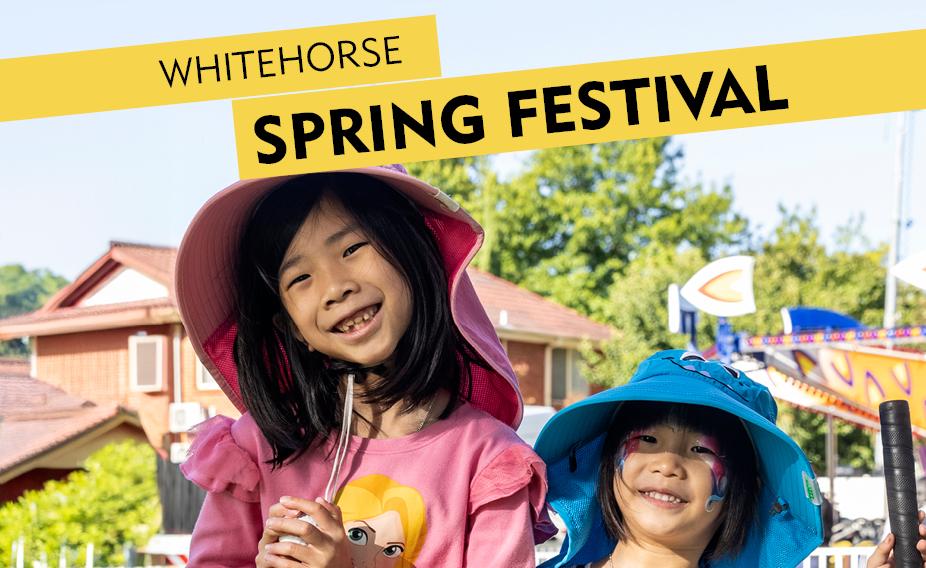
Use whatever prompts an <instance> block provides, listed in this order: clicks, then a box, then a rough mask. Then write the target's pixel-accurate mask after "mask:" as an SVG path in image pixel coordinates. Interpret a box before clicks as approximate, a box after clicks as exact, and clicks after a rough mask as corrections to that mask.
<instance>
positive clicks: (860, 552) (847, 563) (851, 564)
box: [536, 546, 875, 568]
mask: <svg viewBox="0 0 926 568" xmlns="http://www.w3.org/2000/svg"><path fill="white" fill-rule="evenodd" d="M874 549H875V547H873V546H851V547H850V546H846V547H839V546H837V547H831V546H826V547H820V548H818V549H816V550H814V551H813V552H812V553H810V556H808V557H807V558H805V559H804V561H803V562H801V564H800V566H799V567H797V568H864V566H865V563H866V562H868V557H869V556H871V553H872V552H873V551H874ZM557 553H559V547H556V548H551V547H538V548H537V554H536V557H537V564H540V563H541V562H545V561H547V560H549V559H551V558H553V557H554V556H556V555H557Z"/></svg>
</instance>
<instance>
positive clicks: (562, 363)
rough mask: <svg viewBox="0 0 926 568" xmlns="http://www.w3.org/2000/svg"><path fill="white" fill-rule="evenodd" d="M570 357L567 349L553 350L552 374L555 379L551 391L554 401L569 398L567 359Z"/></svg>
mask: <svg viewBox="0 0 926 568" xmlns="http://www.w3.org/2000/svg"><path fill="white" fill-rule="evenodd" d="M568 356H569V352H568V351H567V350H565V349H559V348H556V349H553V360H552V369H551V370H552V374H551V376H552V377H553V389H552V390H551V391H550V396H551V397H553V400H565V399H566V396H567V388H566V386H567V385H566V371H567V369H568V367H567V366H566V359H567V358H568Z"/></svg>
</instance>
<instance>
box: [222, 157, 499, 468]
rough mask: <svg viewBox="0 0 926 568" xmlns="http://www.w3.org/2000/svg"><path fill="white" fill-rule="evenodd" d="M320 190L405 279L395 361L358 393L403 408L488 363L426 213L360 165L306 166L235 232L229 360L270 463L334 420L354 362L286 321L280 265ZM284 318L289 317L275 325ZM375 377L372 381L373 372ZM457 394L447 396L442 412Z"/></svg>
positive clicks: (317, 437)
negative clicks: (461, 317)
mask: <svg viewBox="0 0 926 568" xmlns="http://www.w3.org/2000/svg"><path fill="white" fill-rule="evenodd" d="M323 197H327V198H330V199H333V200H335V201H336V202H337V203H339V204H340V205H341V206H342V207H343V209H344V210H345V211H346V212H347V213H348V214H350V216H351V217H353V219H354V221H356V223H357V225H358V226H359V227H360V230H361V232H362V233H363V234H364V235H365V236H366V238H368V239H369V240H370V244H371V245H372V246H373V247H374V248H375V249H376V250H377V252H379V253H380V254H381V255H382V256H383V257H384V258H385V259H386V260H387V261H388V262H389V263H390V264H391V265H392V266H393V267H395V268H396V270H397V271H398V272H399V274H400V275H401V276H402V277H403V278H404V279H405V283H406V284H407V286H408V289H409V291H410V293H411V301H412V314H411V320H410V322H409V325H408V328H407V330H406V332H405V334H404V335H403V336H402V338H401V339H400V340H399V342H398V345H397V346H396V350H395V353H394V355H395V356H394V357H393V361H394V364H393V365H392V366H390V367H389V368H385V367H383V366H379V367H377V368H375V369H374V371H375V373H376V374H377V375H378V376H380V377H381V378H382V380H378V381H376V382H375V383H374V384H368V385H366V387H367V388H365V390H364V393H363V401H364V402H367V403H369V404H374V405H382V406H391V405H394V404H396V403H398V402H400V401H401V402H402V403H403V407H402V411H403V412H408V411H411V410H413V409H414V408H416V407H417V406H419V405H420V404H422V402H424V401H427V400H429V399H431V398H432V397H434V396H435V395H436V394H437V392H438V391H439V390H440V389H442V388H443V389H447V390H448V391H450V392H451V393H452V394H454V395H455V394H456V393H460V392H461V388H460V387H461V384H462V385H463V387H464V389H463V390H464V393H463V396H464V398H469V396H468V394H467V393H468V392H469V390H470V389H471V377H470V375H469V371H470V365H471V364H476V365H480V366H482V367H487V364H486V363H485V362H484V361H483V360H482V359H481V358H480V357H479V356H478V354H476V352H475V351H474V350H473V348H472V347H471V346H470V345H469V344H468V343H467V342H466V340H465V339H463V337H462V336H461V335H460V332H459V330H458V329H457V327H456V324H455V323H454V321H453V317H452V315H451V312H450V298H449V293H448V276H447V271H446V269H445V267H444V263H443V260H442V257H441V253H440V250H439V249H438V247H437V243H436V241H435V239H434V236H433V234H432V233H431V231H430V230H429V229H428V227H427V225H426V224H425V220H424V217H423V216H422V214H421V213H420V212H419V211H418V209H417V208H416V206H415V205H414V204H412V202H411V201H410V200H409V199H408V198H406V197H405V196H403V195H402V194H400V193H398V192H397V191H395V190H393V189H392V188H391V187H389V186H388V185H386V184H385V183H383V182H381V181H379V180H377V179H375V178H372V177H370V176H365V175H362V174H350V173H326V174H310V175H306V176H301V177H298V178H295V179H293V180H290V181H287V182H286V183H284V184H282V185H281V186H280V187H278V188H276V189H274V190H273V191H272V192H271V193H270V194H269V195H267V196H266V197H265V198H264V199H263V201H261V202H260V203H259V204H258V206H257V207H256V208H255V210H254V212H253V214H252V216H251V219H250V220H249V222H248V223H247V226H246V227H245V230H244V232H243V234H242V237H241V242H240V246H239V255H238V266H237V286H236V290H237V301H236V315H237V321H238V335H237V337H236V340H235V362H236V364H237V366H238V382H239V385H240V389H241V396H242V398H243V400H244V403H245V405H246V406H247V408H248V411H249V412H250V413H251V416H252V417H253V418H254V421H255V422H256V423H257V425H258V427H259V428H260V429H261V431H262V432H263V434H264V436H265V437H266V438H267V441H268V442H269V444H270V447H271V448H272V450H273V458H272V459H271V460H268V463H271V464H272V466H273V467H274V468H276V467H279V466H281V465H283V463H284V462H285V461H286V460H287V459H289V458H293V459H295V458H296V457H298V456H300V455H301V454H302V453H303V452H305V451H306V450H307V449H309V448H310V447H311V446H312V445H313V444H315V443H316V442H319V443H320V442H321V441H322V440H323V439H324V437H326V436H327V435H328V434H329V433H330V432H331V431H333V430H335V429H337V428H338V427H339V426H340V424H341V421H342V420H344V418H345V417H343V416H341V413H342V410H341V392H340V386H341V382H342V377H343V376H344V374H345V372H346V371H347V370H354V371H355V372H359V373H360V375H361V376H360V377H358V380H362V379H363V378H364V377H365V373H366V372H367V371H369V370H370V369H361V368H359V367H358V366H357V365H355V364H353V363H351V362H345V361H336V360H332V359H330V358H328V357H327V356H325V355H324V354H321V353H318V352H310V351H309V350H308V348H307V347H306V346H305V345H304V344H303V343H301V342H300V341H299V337H298V336H297V335H296V333H295V331H294V329H293V325H290V324H289V322H290V320H289V315H288V314H287V312H286V310H285V308H284V306H283V303H282V300H281V299H280V295H279V277H278V272H279V268H280V265H281V264H282V262H283V258H284V255H285V254H286V251H287V249H288V248H289V245H290V243H291V242H292V240H293V238H294V237H295V235H296V233H297V232H298V230H299V228H300V227H301V226H302V224H303V223H304V221H305V220H306V218H307V217H308V215H309V214H310V212H311V211H312V210H313V209H314V208H315V207H316V206H317V205H318V204H319V202H320V201H321V200H322V198H323ZM281 322H285V323H286V325H281V324H280V323H281ZM371 383H372V382H371ZM452 407H453V404H451V405H449V406H448V412H449V411H450V409H452Z"/></svg>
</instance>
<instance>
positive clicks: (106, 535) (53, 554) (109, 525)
mask: <svg viewBox="0 0 926 568" xmlns="http://www.w3.org/2000/svg"><path fill="white" fill-rule="evenodd" d="M160 519H161V512H160V503H159V500H158V489H157V481H156V462H155V454H154V451H153V450H152V449H151V448H150V447H149V446H147V445H145V444H140V443H137V442H133V441H125V442H119V443H115V444H110V445H108V446H106V447H104V448H102V449H100V450H99V451H97V452H95V453H94V454H93V455H91V456H90V457H89V458H87V460H86V462H85V463H84V469H83V470H80V471H75V472H73V473H72V474H71V475H69V476H68V477H67V479H65V480H64V481H50V482H48V483H46V484H45V487H43V488H42V489H41V490H38V491H27V492H26V493H25V494H23V495H22V496H21V497H20V498H19V499H18V500H17V501H15V502H10V503H7V504H5V505H3V506H2V507H0V553H2V556H0V565H4V564H6V563H7V561H8V560H11V554H12V550H13V543H14V542H15V541H17V540H18V539H19V538H20V537H22V538H23V539H24V543H25V561H26V565H27V566H29V565H32V562H33V561H41V560H43V559H47V561H48V563H49V565H51V566H56V565H57V564H58V556H59V554H60V549H61V547H62V546H66V547H67V548H68V549H69V556H68V565H69V566H74V565H80V566H83V565H84V562H85V554H86V547H87V544H88V543H91V542H92V543H93V545H94V558H95V564H96V565H98V566H118V565H121V564H124V560H125V559H124V558H123V544H124V543H126V542H131V543H135V544H137V545H138V546H141V545H143V544H145V543H146V542H147V541H148V539H149V538H151V536H152V535H154V534H155V533H156V532H157V530H158V528H159V526H160Z"/></svg>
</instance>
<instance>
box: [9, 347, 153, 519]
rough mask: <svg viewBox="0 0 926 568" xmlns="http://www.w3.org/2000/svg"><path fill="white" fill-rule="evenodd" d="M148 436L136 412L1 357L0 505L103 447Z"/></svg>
mask: <svg viewBox="0 0 926 568" xmlns="http://www.w3.org/2000/svg"><path fill="white" fill-rule="evenodd" d="M126 438H130V439H135V440H144V439H145V434H144V431H143V430H142V428H141V422H140V421H139V420H138V416H137V415H136V414H135V413H133V412H131V411H129V410H127V409H125V408H122V407H120V406H119V405H117V404H114V403H104V404H96V403H93V402H90V401H88V400H85V399H82V398H79V397H75V396H73V395H70V394H68V393H66V392H64V391H63V390H61V389H59V388H56V387H54V386H52V385H49V384H47V383H45V382H43V381H40V380H37V379H34V378H32V377H30V376H29V375H28V364H25V365H21V364H17V362H15V361H12V360H8V359H0V504H2V503H5V502H7V501H12V500H14V499H16V498H17V497H19V496H20V495H22V494H23V493H24V492H25V491H28V490H30V489H40V488H41V487H42V486H43V485H44V484H45V482H46V481H50V480H60V479H64V478H65V477H67V476H68V474H70V473H71V472H72V471H74V470H76V469H78V468H80V467H81V465H82V464H83V461H84V460H85V459H86V458H87V456H89V455H90V454H92V453H93V452H95V451H96V450H98V449H100V448H102V447H103V446H105V445H107V444H109V443H110V442H113V441H118V440H124V439H126Z"/></svg>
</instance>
